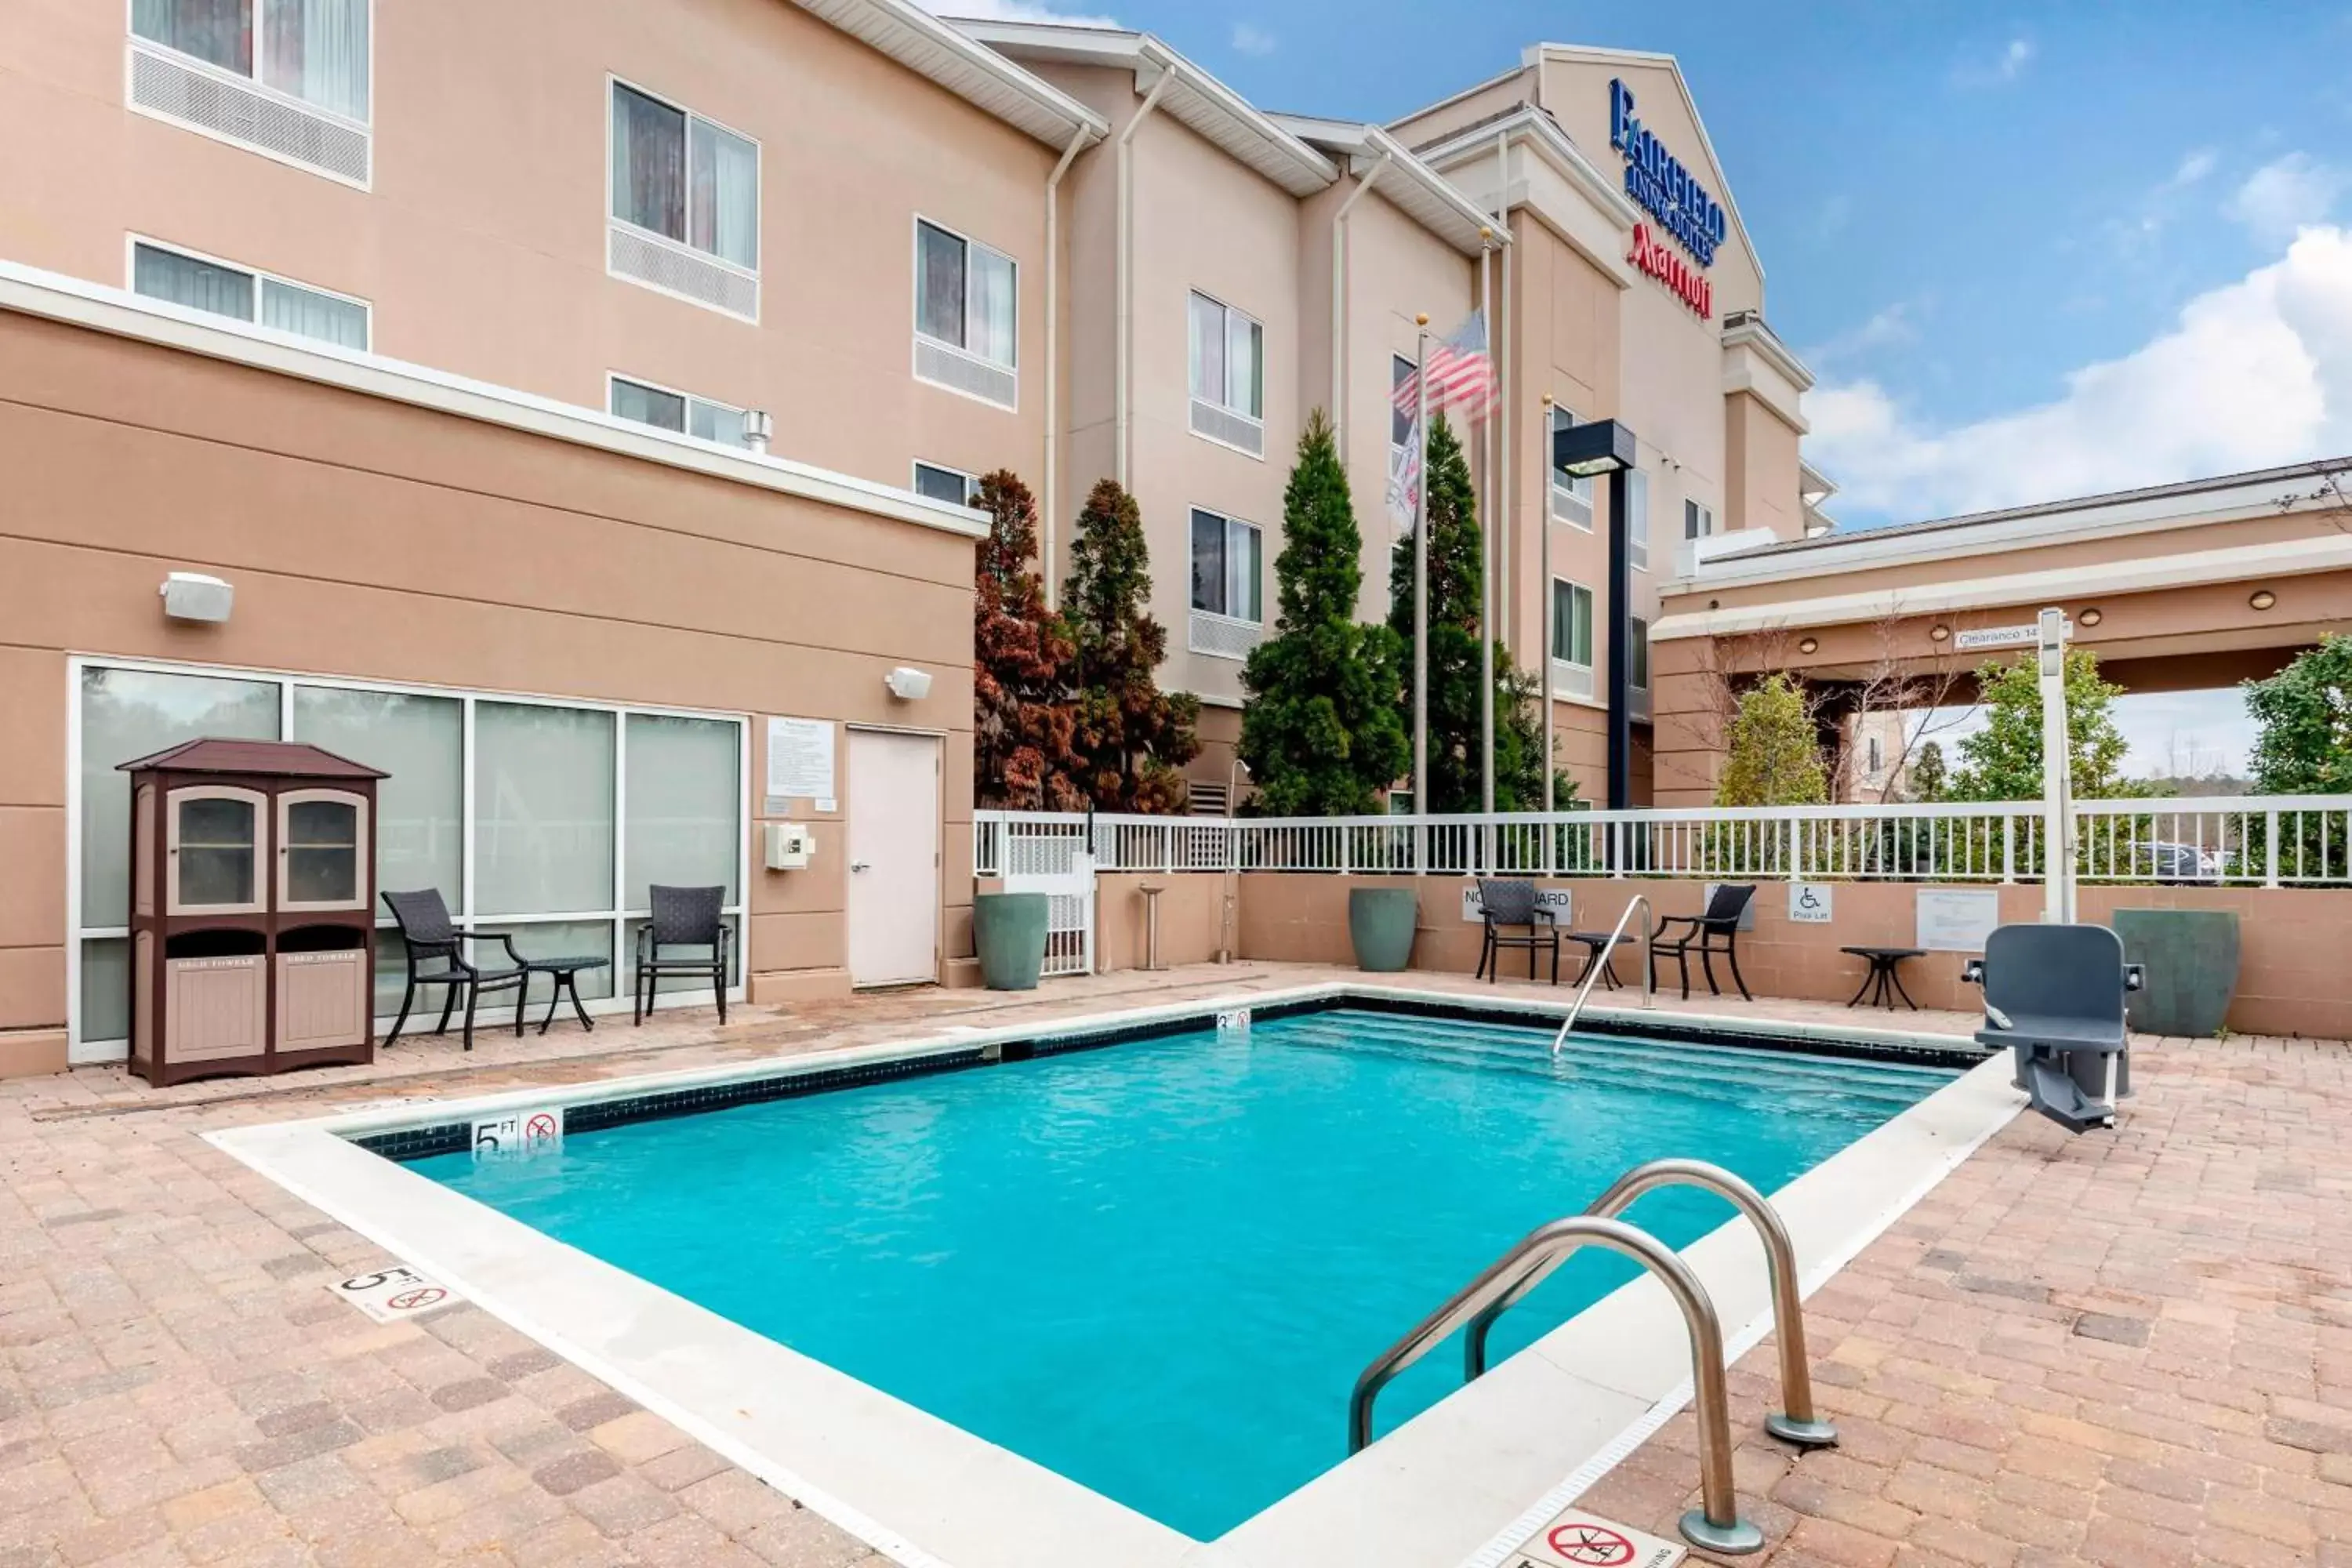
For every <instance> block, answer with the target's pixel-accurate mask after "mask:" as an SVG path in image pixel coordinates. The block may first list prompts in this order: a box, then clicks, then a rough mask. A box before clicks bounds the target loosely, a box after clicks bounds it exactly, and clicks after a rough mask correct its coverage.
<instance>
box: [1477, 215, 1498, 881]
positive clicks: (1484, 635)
mask: <svg viewBox="0 0 2352 1568" xmlns="http://www.w3.org/2000/svg"><path fill="white" fill-rule="evenodd" d="M1493 239H1494V230H1492V229H1483V228H1482V229H1480V230H1479V231H1478V241H1479V244H1478V309H1479V310H1480V311H1481V312H1482V313H1483V314H1484V315H1485V316H1486V321H1485V323H1484V330H1485V331H1486V355H1487V358H1486V371H1487V374H1489V375H1491V374H1494V367H1495V360H1494V353H1495V294H1494V290H1493V289H1492V288H1491V287H1489V285H1490V283H1491V282H1492V279H1493V274H1494V257H1495V247H1494V244H1493ZM1495 489H1496V485H1495V411H1494V410H1493V409H1492V408H1491V407H1490V408H1488V409H1487V410H1486V519H1485V521H1486V527H1484V528H1482V529H1480V530H1479V531H1478V809H1479V811H1481V812H1482V813H1484V814H1485V815H1486V816H1490V817H1491V816H1494V815H1495ZM1493 832H1494V825H1493V824H1492V823H1481V824H1479V826H1478V845H1479V857H1478V863H1479V867H1480V868H1481V869H1482V870H1485V871H1488V872H1492V871H1493V870H1494V868H1495V866H1494V854H1493V842H1492V835H1493Z"/></svg>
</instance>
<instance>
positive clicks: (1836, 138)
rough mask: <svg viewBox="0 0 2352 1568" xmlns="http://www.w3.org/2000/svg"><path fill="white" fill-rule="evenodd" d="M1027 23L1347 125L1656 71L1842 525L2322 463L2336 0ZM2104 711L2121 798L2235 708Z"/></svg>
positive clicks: (1605, 8) (2346, 166) (1132, 14)
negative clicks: (1798, 379) (1731, 205)
mask: <svg viewBox="0 0 2352 1568" xmlns="http://www.w3.org/2000/svg"><path fill="white" fill-rule="evenodd" d="M939 3H940V8H941V9H943V10H949V11H953V10H955V9H957V8H958V7H957V6H956V5H955V4H954V0H939ZM964 4H965V5H967V6H969V7H971V8H973V9H980V8H989V9H993V10H995V11H996V12H998V13H999V14H1021V13H1027V14H1031V15H1034V14H1037V13H1038V12H1039V11H1040V10H1041V9H1045V7H1041V6H1039V5H1035V4H1034V3H1033V0H964ZM1050 8H1051V9H1052V10H1055V11H1059V12H1066V13H1075V12H1079V11H1084V12H1088V13H1094V14H1097V15H1100V14H1102V13H1106V12H1107V13H1108V14H1109V15H1110V16H1114V17H1116V18H1117V19H1118V21H1120V22H1121V23H1123V24H1125V25H1127V26H1139V27H1145V28H1149V29H1150V30H1151V31H1153V32H1155V33H1158V34H1159V35H1160V36H1161V37H1164V38H1166V39H1167V40H1168V41H1169V42H1170V43H1171V44H1173V45H1174V46H1175V47H1178V48H1180V49H1181V50H1183V51H1184V52H1185V53H1187V54H1189V55H1191V56H1192V58H1195V59H1196V60H1198V61H1199V62H1200V63H1201V64H1202V65H1203V66H1204V67H1206V68H1208V69H1210V70H1212V71H1213V72H1215V73H1216V74H1217V75H1219V76H1221V77H1223V79H1225V80H1226V81H1228V82H1229V83H1231V84H1232V85H1233V86H1234V88H1236V89H1239V90H1240V91H1241V92H1242V93H1244V95H1246V96H1247V97H1249V98H1250V99H1251V100H1253V101H1255V102H1256V103H1259V104H1261V105H1263V106H1265V107H1267V108H1273V109H1288V110H1299V111H1302V112H1308V113H1321V114H1332V115H1350V116H1360V117H1362V118H1365V119H1370V120H1382V119H1387V118H1391V117H1392V116H1394V115H1396V114H1398V113H1401V112H1403V111H1404V110H1409V109H1411V108H1412V107H1414V106H1416V105H1418V104H1421V103H1423V102H1427V101H1429V100H1433V99H1434V98H1438V97H1442V96H1444V94H1445V93H1448V92H1451V91H1454V90H1455V89H1459V88H1462V87H1466V86H1468V85H1470V84H1471V83H1473V82H1475V81H1477V80H1479V79H1483V78H1486V77H1487V76H1491V75H1493V74H1495V73H1496V72H1497V71H1499V70H1502V69H1505V68H1508V67H1509V66H1510V65H1512V64H1514V63H1515V62H1516V61H1517V58H1518V51H1519V49H1520V48H1521V47H1522V46H1524V45H1526V44H1527V43H1529V42H1532V41H1535V40H1538V39H1554V40H1559V41H1563V42H1575V43H1591V44H1601V45H1609V46H1616V47H1629V48H1642V49H1657V50H1664V51H1666V52H1669V53H1672V54H1674V55H1675V56H1676V57H1677V58H1679V59H1680V60H1681V62H1682V66H1683V70H1684V73H1685V76H1686V77H1687V78H1688V79H1689V80H1690V83H1691V88H1692V90H1693V92H1694V93H1695V94H1696V97H1697V100H1698V104H1699V109H1700V112H1701V113H1702V114H1703V115H1704V116H1705V117H1706V122H1707V129H1708V132H1709V134H1710V135H1711V136H1712V138H1713V140H1714V142H1715V145H1716V150H1717V153H1718V155H1719V156H1720V157H1721V158H1722V160H1723V163H1724V164H1725V166H1726V169H1727V174H1728V177H1729V183H1730V184H1731V186H1732V189H1733V191H1734V193H1735V194H1736V195H1737V197H1738V203H1739V207H1740V213H1741V216H1742V217H1743V218H1744V219H1745V221H1746V223H1747V226H1748V230H1749V232H1750V233H1751V235H1752V236H1753V237H1754V238H1755V241H1756V245H1757V248H1758V250H1759V254H1760V255H1761V256H1762V258H1763V260H1764V264H1765V268H1766V270H1767V272H1768V274H1769V279H1768V283H1767V288H1766V313H1767V315H1768V316H1769V319H1770V320H1771V321H1772V323H1773V325H1774V327H1775V328H1776V329H1777V330H1778V331H1779V332H1780V335H1781V337H1783V338H1784V339H1786V340H1787V341H1788V342H1790V344H1791V345H1793V346H1794V347H1795V348H1796V349H1797V350H1798V352H1799V353H1801V355H1803V356H1804V358H1805V359H1806V360H1807V362H1808V363H1810V364H1811V366H1812V368H1813V370H1814V372H1815V373H1816V374H1817V375H1818V376H1819V378H1820V381H1819V384H1818V385H1817V386H1816V388H1815V389H1814V391H1813V392H1812V393H1811V395H1809V396H1808V398H1807V403H1806V414H1807V417H1808V418H1809V419H1810V420H1811V424H1812V426H1813V433H1812V435H1811V437H1809V438H1808V441H1807V444H1806V445H1807V451H1808V455H1809V456H1811V458H1813V460H1814V461H1815V462H1816V463H1818V464H1819V465H1820V466H1821V467H1822V468H1823V469H1824V470H1825V471H1827V472H1828V473H1829V474H1830V475H1831V476H1832V478H1834V479H1837V480H1839V481H1840V483H1841V484H1842V485H1843V492H1842V493H1841V495H1840V496H1839V497H1838V498H1837V499H1836V500H1835V501H1833V502H1832V509H1831V510H1832V511H1833V512H1834V513H1835V514H1836V515H1837V516H1838V517H1839V518H1840V519H1841V520H1842V521H1843V522H1844V523H1845V524H1846V525H1847V526H1849V527H1857V526H1859V527H1867V526H1870V525H1872V524H1874V523H1883V522H1887V521H1908V520H1910V519H1914V518H1919V517H1935V516H1948V515H1951V514H1954V513H1957V512H1962V511H1968V510H1977V509H1979V508H1986V507H1994V506H2003V505H2012V504H2017V503H2020V502H2025V501H2033V500H2053V499H2058V498H2062V497H2065V496H2070V495H2082V494H2088V493H2094V492H2096V491H2098V490H2102V489H2116V488H2123V487H2127V486H2130V485H2135V484H2153V483H2161V482H2164V481H2167V480H2171V479H2187V478H2193V477H2196V476H2199V475H2205V474H2214V473H2226V472H2229V471H2231V470H2233V469H2238V468H2254V467H2259V466H2262V465H2264V464H2269V463H2278V462H2286V461H2293V460H2296V459H2300V458H2317V457H2328V456H2336V455H2341V454H2345V453H2352V229H2347V226H2346V224H2347V220H2352V71H2347V70H2346V69H2345V68H2344V62H2345V61H2346V60H2347V59H2352V0H2336V3H2335V4H2326V5H2323V4H2303V3H2299V0H2260V3H2259V4H2247V3H2244V0H2241V3H2239V4H2236V5H2211V4H2208V5H2188V4H2179V3H2172V0H2135V3H2132V4H2124V3H2122V0H2109V3H2106V4H2086V3H2079V0H2078V3H2074V4H2067V5H2010V6H2006V7H2004V6H2000V5H1981V4H1979V5H1961V4H1954V3H1950V0H1816V3H1808V4H1804V5H1796V4H1790V3H1787V0H1780V3H1775V4H1754V3H1750V4H1745V5H1743V4H1735V3H1727V0H1678V3H1676V4H1673V5H1641V6H1636V5H1622V4H1618V5H1587V4H1560V3H1559V0H1552V3H1549V4H1546V3H1540V0H1444V3H1438V0H1099V3H1097V4H1075V3H1074V4H1066V5H1054V6H1052V7H1050ZM2132 702H2133V705H2134V707H2135V709H2136V710H2137V709H2145V710H2147V716H2146V718H2145V720H2144V721H2135V722H2134V724H2133V725H2132V726H2131V728H2132V731H2133V734H2132V739H2133V742H2134V752H2135V758H2134V760H2135V764H2136V766H2137V769H2138V770H2139V771H2147V770H2148V769H2150V768H2153V767H2157V766H2159V765H2161V763H2163V761H2164V754H2165V753H2168V752H2179V751H2186V752H2189V753H2190V754H2193V755H2195V756H2196V757H2198V758H2199V759H2200V760H2201V761H2204V762H2206V763H2208V764H2209V765H2210V763H2212V762H2213V761H2215V760H2218V761H2219V762H2220V763H2221V764H2222V765H2230V764H2232V763H2235V762H2236V761H2237V760H2238V759H2239V758H2240V757H2242V753H2243V750H2244V744H2245V741H2246V739H2247V730H2246V726H2245V723H2244V720H2243V714H2242V709H2241V707H2240V706H2239V704H2238V703H2237V702H2236V700H2235V698H2234V694H2222V695H2221V696H2220V697H2219V698H2216V699H2211V700H2206V699H2191V700H2181V699H2167V700H2158V699H2154V698H2150V699H2135V700H2132Z"/></svg>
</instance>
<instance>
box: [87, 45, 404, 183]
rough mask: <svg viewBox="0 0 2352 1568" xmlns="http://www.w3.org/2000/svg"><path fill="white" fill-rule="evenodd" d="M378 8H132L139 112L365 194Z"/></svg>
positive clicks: (133, 93) (132, 93) (132, 90)
mask: <svg viewBox="0 0 2352 1568" xmlns="http://www.w3.org/2000/svg"><path fill="white" fill-rule="evenodd" d="M369 4H370V0H131V39H130V46H129V47H130V57H131V58H130V86H129V99H130V104H131V108H132V109H134V110H140V111H141V112H142V113H146V114H152V115H154V116H156V117H158V118H160V119H164V120H169V121H173V122H174V123H175V124H179V125H182V126H185V127H187V128H188V129H190V130H194V131H198V132H203V133H204V134H205V135H207V136H210V137H213V138H215V140H217V141H222V142H231V143H233V144H235V145H236V146H239V147H242V148H244V149H245V150H247V152H251V153H260V154H262V155H263V156H264V157H268V158H274V159H276V160H277V161H278V162H279V163H291V164H293V165H295V166H296V167H298V168H302V169H308V170H310V172H311V173H313V174H324V175H326V176H328V177H329V178H330V179H336V180H341V181H343V182H345V183H346V184H354V185H359V186H362V188H364V187H365V186H366V184H368V180H369V178H370V174H371V172H372V169H371V165H372V163H373V145H372V142H371V138H370V134H369V130H368V110H369V100H370V98H371V97H372V91H371V84H370V77H369V37H368V29H369V23H370V12H369Z"/></svg>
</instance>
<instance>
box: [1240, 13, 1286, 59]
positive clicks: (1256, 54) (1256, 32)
mask: <svg viewBox="0 0 2352 1568" xmlns="http://www.w3.org/2000/svg"><path fill="white" fill-rule="evenodd" d="M1275 45H1276V38H1275V36H1274V35H1273V34H1272V33H1269V32H1267V31H1266V30H1265V28H1264V27H1260V26H1255V25H1254V24H1252V23H1249V22H1235V23H1234V53H1235V54H1237V55H1248V56H1250V57H1251V58H1254V59H1260V58H1265V56H1267V55H1270V54H1272V53H1274V50H1275Z"/></svg>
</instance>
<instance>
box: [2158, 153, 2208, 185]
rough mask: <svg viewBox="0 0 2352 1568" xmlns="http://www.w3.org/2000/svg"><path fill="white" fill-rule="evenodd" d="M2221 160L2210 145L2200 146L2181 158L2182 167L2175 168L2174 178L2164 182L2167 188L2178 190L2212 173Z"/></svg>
mask: <svg viewBox="0 0 2352 1568" xmlns="http://www.w3.org/2000/svg"><path fill="white" fill-rule="evenodd" d="M2220 162H2221V156H2220V154H2218V153H2215V152H2214V151H2213V149H2211V148H2210V147H2200V148H2198V149H2197V150H2196V151H2195V152H2193V153H2189V155H2188V156H2186V157H2184V158H2182V159H2181V160H2180V167H2179V168H2178V169H2175V170H2174V171H2173V172H2172V178H2170V179H2169V180H2167V181H2166V182H2165V183H2164V184H2165V188H2166V189H2168V190H2175V191H2177V190H2181V189H2184V188H2186V187H2188V186H2189V185H2193V184H2197V183H2198V182H2199V181H2200V180H2202V179H2203V178H2204V177H2205V176H2206V175H2208V174H2211V173H2212V172H2213V168H2214V165H2215V164H2217V163H2220Z"/></svg>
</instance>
